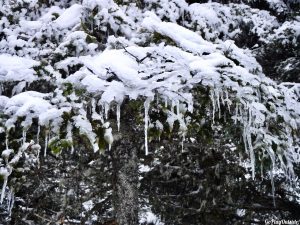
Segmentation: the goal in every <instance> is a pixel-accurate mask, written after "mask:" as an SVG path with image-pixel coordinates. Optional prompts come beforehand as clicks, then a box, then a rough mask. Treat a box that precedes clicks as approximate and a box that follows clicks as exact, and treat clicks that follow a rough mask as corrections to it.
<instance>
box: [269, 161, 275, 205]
mask: <svg viewBox="0 0 300 225" xmlns="http://www.w3.org/2000/svg"><path fill="white" fill-rule="evenodd" d="M273 169H274V165H273V166H272V169H271V172H270V175H271V185H272V197H273V206H274V207H275V208H276V202H275V185H274V174H273Z"/></svg>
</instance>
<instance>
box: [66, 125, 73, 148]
mask: <svg viewBox="0 0 300 225" xmlns="http://www.w3.org/2000/svg"><path fill="white" fill-rule="evenodd" d="M67 139H68V140H69V141H70V142H71V154H73V153H74V145H73V137H72V125H71V123H68V126H67Z"/></svg>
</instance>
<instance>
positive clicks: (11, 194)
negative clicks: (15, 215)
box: [7, 189, 15, 216]
mask: <svg viewBox="0 0 300 225" xmlns="http://www.w3.org/2000/svg"><path fill="white" fill-rule="evenodd" d="M14 203H15V194H14V191H13V189H12V190H10V191H9V195H8V204H7V211H8V215H9V216H11V212H12V208H13V207H14Z"/></svg>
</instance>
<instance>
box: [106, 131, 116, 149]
mask: <svg viewBox="0 0 300 225" xmlns="http://www.w3.org/2000/svg"><path fill="white" fill-rule="evenodd" d="M104 140H105V141H106V142H107V144H108V150H111V145H112V143H113V141H114V138H113V135H112V128H111V127H109V128H107V129H105V132H104Z"/></svg>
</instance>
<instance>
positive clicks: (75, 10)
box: [54, 4, 83, 29]
mask: <svg viewBox="0 0 300 225" xmlns="http://www.w3.org/2000/svg"><path fill="white" fill-rule="evenodd" d="M82 10H83V6H82V5H79V4H73V5H72V6H71V7H70V8H68V9H66V10H65V11H64V12H63V13H62V14H61V15H60V16H59V17H58V18H57V19H56V20H55V21H54V22H55V23H56V24H57V26H58V27H59V28H62V29H65V28H69V27H73V26H74V25H76V24H77V23H79V22H80V18H81V13H82Z"/></svg>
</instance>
